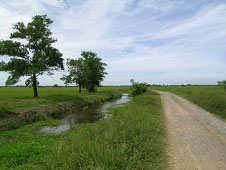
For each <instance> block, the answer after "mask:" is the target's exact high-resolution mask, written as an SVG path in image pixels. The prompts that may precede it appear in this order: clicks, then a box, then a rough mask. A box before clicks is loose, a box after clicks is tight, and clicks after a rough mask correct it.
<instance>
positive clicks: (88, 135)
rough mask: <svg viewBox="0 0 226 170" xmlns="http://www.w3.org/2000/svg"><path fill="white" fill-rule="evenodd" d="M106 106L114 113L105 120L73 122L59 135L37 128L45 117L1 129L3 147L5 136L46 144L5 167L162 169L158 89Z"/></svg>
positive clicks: (160, 115) (13, 141)
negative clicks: (35, 154) (33, 154)
mask: <svg viewBox="0 0 226 170" xmlns="http://www.w3.org/2000/svg"><path fill="white" fill-rule="evenodd" d="M110 112H111V113H112V114H113V116H112V117H111V118H109V119H107V120H103V121H99V122H96V123H93V124H84V125H74V126H73V127H72V128H71V129H70V130H69V131H67V132H64V133H62V134H59V135H53V134H39V133H37V128H38V127H40V126H41V125H44V122H43V123H42V122H38V123H36V124H34V125H30V126H29V128H28V127H25V128H23V129H20V130H17V132H14V131H10V132H8V133H6V132H4V133H3V134H2V135H0V145H1V146H2V148H4V147H5V146H6V145H7V144H6V141H7V139H8V140H9V139H11V140H10V143H28V142H31V141H35V143H36V145H37V146H39V144H42V146H43V147H44V148H45V150H41V151H42V152H41V153H39V156H38V159H37V160H35V159H28V160H24V162H20V165H17V166H11V165H10V166H9V165H8V167H11V168H12V169H164V168H165V166H166V156H165V131H164V118H163V117H164V116H163V113H162V110H161V101H160V97H159V95H157V94H156V93H153V92H152V93H151V92H148V93H145V94H143V95H140V96H136V97H134V98H133V100H132V101H131V102H130V103H127V104H126V105H125V106H124V107H117V108H112V109H111V110H110ZM18 134H20V135H18ZM22 136H23V137H22ZM18 152H19V151H18ZM4 153H5V152H4ZM5 154H6V153H5ZM41 156H42V159H40V157H41ZM9 159H10V158H9ZM8 162H10V160H8ZM14 162H15V161H14ZM0 167H1V166H0ZM5 167H6V166H5Z"/></svg>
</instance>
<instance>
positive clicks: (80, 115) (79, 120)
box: [40, 94, 130, 133]
mask: <svg viewBox="0 0 226 170" xmlns="http://www.w3.org/2000/svg"><path fill="white" fill-rule="evenodd" d="M129 101H130V97H129V96H128V94H123V96H122V97H121V98H120V99H118V100H116V101H110V102H107V103H104V104H103V105H100V106H96V107H89V108H88V109H87V110H85V111H84V110H79V111H77V112H72V114H67V115H65V116H63V117H62V118H61V119H60V120H61V121H62V123H63V124H61V125H59V126H54V127H52V126H44V127H42V128H41V130H40V132H45V133H61V132H64V131H67V130H69V129H70V128H71V126H72V125H74V124H84V123H94V122H96V121H99V120H103V119H107V118H108V117H110V116H112V114H108V113H107V109H108V108H111V107H114V106H117V105H121V104H125V103H127V102H129Z"/></svg>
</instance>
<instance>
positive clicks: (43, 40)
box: [0, 15, 64, 97]
mask: <svg viewBox="0 0 226 170" xmlns="http://www.w3.org/2000/svg"><path fill="white" fill-rule="evenodd" d="M52 22H53V21H52V20H51V19H49V18H47V16H46V15H36V16H34V17H33V18H32V21H31V22H30V23H28V24H27V25H25V24H24V23H23V22H18V23H16V24H15V25H14V26H13V29H14V30H15V32H13V33H11V35H10V39H14V38H15V39H21V40H23V41H22V42H24V43H21V42H17V41H12V40H1V41H0V55H7V56H9V57H11V58H10V61H9V62H8V63H5V62H3V61H2V62H1V63H0V71H6V72H9V73H10V76H9V77H8V80H7V81H6V85H13V84H16V83H17V82H18V81H19V80H20V77H22V76H29V78H28V80H27V81H26V85H27V86H28V85H30V86H33V91H34V97H37V96H38V90H37V84H38V81H37V78H38V76H39V75H42V74H44V73H45V72H47V73H48V74H53V73H52V71H53V70H57V69H64V67H63V58H62V54H61V53H60V52H59V50H58V49H56V48H54V47H52V46H51V45H52V43H54V42H56V41H57V40H56V39H54V38H53V37H51V35H52V32H51V31H50V29H49V28H48V27H49V25H50V24H51V23H52ZM24 40H25V41H24Z"/></svg>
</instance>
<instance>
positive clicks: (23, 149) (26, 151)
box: [0, 143, 46, 169]
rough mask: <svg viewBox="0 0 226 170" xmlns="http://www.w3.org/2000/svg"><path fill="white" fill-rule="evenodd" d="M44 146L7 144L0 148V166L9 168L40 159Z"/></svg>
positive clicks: (44, 149)
mask: <svg viewBox="0 0 226 170" xmlns="http://www.w3.org/2000/svg"><path fill="white" fill-rule="evenodd" d="M45 151H46V148H45V147H43V146H41V145H39V144H36V143H27V144H23V143H21V144H8V145H5V146H4V147H1V149H0V168H3V169H5V168H9V167H13V166H18V165H21V164H24V163H27V162H28V161H30V162H32V161H33V162H34V161H35V162H37V161H39V160H40V158H41V156H42V155H43V153H44V152H45Z"/></svg>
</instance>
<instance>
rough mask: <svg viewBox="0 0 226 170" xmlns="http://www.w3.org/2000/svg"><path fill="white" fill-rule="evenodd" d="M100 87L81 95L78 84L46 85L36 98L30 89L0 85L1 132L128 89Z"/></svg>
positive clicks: (71, 110) (78, 107) (48, 117)
mask: <svg viewBox="0 0 226 170" xmlns="http://www.w3.org/2000/svg"><path fill="white" fill-rule="evenodd" d="M98 90H99V91H98V92H95V93H88V92H86V91H84V92H83V93H82V94H79V93H78V88H75V87H68V88H65V87H57V88H54V87H44V88H40V89H39V93H40V97H38V98H33V97H32V89H31V88H25V87H10V88H0V132H2V131H5V130H12V129H16V128H19V127H22V126H24V125H26V124H31V123H34V122H37V121H43V120H48V119H51V118H55V117H58V116H61V115H62V114H65V113H71V112H73V111H75V110H78V111H79V110H82V109H85V108H88V107H89V106H91V105H99V104H101V103H103V102H104V101H107V100H111V99H114V98H118V97H120V95H121V93H122V92H123V91H126V90H127V89H126V88H123V87H101V88H99V89H98ZM120 90H121V91H120Z"/></svg>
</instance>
